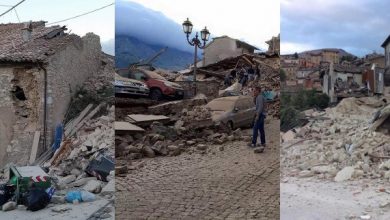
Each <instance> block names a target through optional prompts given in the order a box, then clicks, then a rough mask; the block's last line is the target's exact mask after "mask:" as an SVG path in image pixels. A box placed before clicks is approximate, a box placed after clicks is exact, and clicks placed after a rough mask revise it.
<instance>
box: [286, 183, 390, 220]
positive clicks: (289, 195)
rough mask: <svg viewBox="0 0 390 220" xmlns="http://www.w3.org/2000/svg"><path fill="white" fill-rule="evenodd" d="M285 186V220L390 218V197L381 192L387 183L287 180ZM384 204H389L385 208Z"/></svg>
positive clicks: (375, 219) (383, 219)
mask: <svg viewBox="0 0 390 220" xmlns="http://www.w3.org/2000/svg"><path fill="white" fill-rule="evenodd" d="M282 182H283V183H282V184H281V206H280V208H281V218H280V219H283V220H284V219H285V220H306V219H307V220H312V219H316V220H327V219H339V220H342V219H363V218H361V216H370V219H373V220H385V219H390V196H389V194H387V193H385V192H380V191H378V189H380V188H386V184H387V183H386V181H385V180H384V181H378V180H368V179H366V180H359V181H348V182H332V181H325V180H317V179H315V178H302V179H300V178H294V177H285V178H284V179H283V180H282ZM384 204H388V205H386V206H384V207H382V206H383V205H384Z"/></svg>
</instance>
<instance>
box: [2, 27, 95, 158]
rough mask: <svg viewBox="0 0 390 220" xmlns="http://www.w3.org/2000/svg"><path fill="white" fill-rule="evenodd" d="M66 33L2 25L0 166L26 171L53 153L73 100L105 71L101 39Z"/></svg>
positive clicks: (58, 30) (42, 28) (62, 30)
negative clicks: (84, 85) (57, 133)
mask: <svg viewBox="0 0 390 220" xmlns="http://www.w3.org/2000/svg"><path fill="white" fill-rule="evenodd" d="M66 30H67V29H66V27H65V26H45V22H44V21H38V22H29V23H9V24H0V111H1V114H0V166H3V165H5V164H7V163H10V162H13V163H17V164H21V165H25V164H27V163H28V161H29V159H30V155H31V157H33V158H34V157H37V156H39V155H40V154H41V153H42V152H44V151H46V150H48V149H49V148H50V147H51V144H52V142H53V140H54V131H55V127H56V126H57V125H59V124H61V123H63V120H64V116H65V115H66V113H67V109H68V105H69V103H70V101H71V97H72V95H74V94H75V92H76V90H77V88H78V87H79V86H81V84H82V83H83V82H84V81H85V80H86V79H87V78H88V77H91V76H92V75H94V74H95V73H97V72H98V70H99V68H100V66H101V65H100V64H101V60H100V56H101V46H100V39H99V37H98V36H97V35H95V34H93V33H88V34H86V35H85V36H84V37H79V36H77V35H75V34H68V33H66V32H65V31H66ZM38 140H39V141H38ZM33 145H34V147H33ZM32 161H33V160H32ZM30 162H31V161H30Z"/></svg>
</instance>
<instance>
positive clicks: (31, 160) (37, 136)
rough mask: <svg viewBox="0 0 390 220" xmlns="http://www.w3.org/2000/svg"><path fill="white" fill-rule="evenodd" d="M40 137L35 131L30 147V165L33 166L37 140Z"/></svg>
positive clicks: (39, 133)
mask: <svg viewBox="0 0 390 220" xmlns="http://www.w3.org/2000/svg"><path fill="white" fill-rule="evenodd" d="M40 137H41V132H40V131H35V134H34V140H33V144H32V147H31V154H30V164H33V163H34V162H35V160H36V158H37V153H38V145H39V139H40Z"/></svg>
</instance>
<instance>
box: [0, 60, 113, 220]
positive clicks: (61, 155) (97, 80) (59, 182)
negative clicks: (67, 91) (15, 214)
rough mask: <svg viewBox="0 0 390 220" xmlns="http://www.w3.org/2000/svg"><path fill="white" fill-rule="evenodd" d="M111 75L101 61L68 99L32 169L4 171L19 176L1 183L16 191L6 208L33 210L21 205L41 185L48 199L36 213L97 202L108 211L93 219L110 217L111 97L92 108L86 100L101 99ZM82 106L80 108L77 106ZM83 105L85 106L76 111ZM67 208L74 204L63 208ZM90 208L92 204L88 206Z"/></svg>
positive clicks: (92, 102) (110, 68)
mask: <svg viewBox="0 0 390 220" xmlns="http://www.w3.org/2000/svg"><path fill="white" fill-rule="evenodd" d="M113 73H114V68H113V59H112V58H110V57H109V56H103V58H102V67H101V71H99V73H97V74H96V75H95V77H91V78H89V79H88V80H87V81H86V82H85V83H84V84H83V89H84V91H85V93H84V94H83V95H80V94H76V97H73V98H72V100H73V102H72V103H71V104H70V106H69V110H68V114H67V116H66V117H67V120H65V122H66V124H65V125H64V126H62V125H61V126H57V127H58V128H61V129H59V130H57V129H56V135H55V142H54V144H53V145H52V146H51V147H50V148H49V149H47V151H46V152H43V154H41V155H39V158H37V159H36V160H35V161H33V162H30V166H26V167H16V166H13V165H9V166H8V167H7V168H6V169H5V172H6V173H11V172H13V173H17V174H14V178H11V175H6V177H7V178H8V177H9V178H8V179H6V180H4V181H3V180H1V182H4V184H8V185H11V186H15V187H16V188H18V190H16V191H15V197H14V198H18V199H16V200H15V199H11V200H12V201H10V202H9V204H11V205H12V202H15V204H18V205H17V208H18V209H26V208H27V209H30V210H33V209H31V208H30V207H29V206H30V205H31V204H29V203H28V202H25V200H28V199H29V196H31V194H32V192H34V190H35V189H34V187H38V186H39V187H40V188H39V189H38V190H39V191H38V192H40V193H43V194H44V195H45V196H46V197H47V195H49V197H48V198H46V197H45V198H46V200H45V202H43V201H41V202H37V204H35V205H38V206H39V208H37V209H36V210H39V209H43V208H46V207H47V208H50V209H51V210H52V211H53V212H59V213H62V212H66V211H67V210H71V209H72V208H71V207H70V206H72V205H77V204H78V203H80V202H92V203H93V202H94V201H96V200H102V201H99V202H97V203H98V204H103V203H106V204H105V206H106V207H109V208H104V207H102V208H104V209H102V210H100V212H99V213H100V214H99V216H98V215H97V214H96V213H95V214H96V215H94V218H96V219H100V218H102V217H103V216H105V218H110V217H113V215H114V214H113V213H112V212H113V208H112V204H113V203H114V200H115V180H114V169H115V165H114V164H115V162H114V156H115V155H114V154H115V153H114V151H115V148H114V136H115V130H114V129H113V124H114V118H115V108H114V106H113V105H112V104H111V103H110V100H109V99H110V98H111V97H112V94H110V93H107V96H106V97H104V99H103V100H104V101H103V100H100V101H99V103H97V104H95V101H96V100H95V99H91V100H90V97H93V96H94V95H97V96H100V95H101V93H99V92H97V91H98V90H105V89H107V88H111V87H112V86H111V85H110V84H111V78H112V77H111V76H113V75H114V74H113ZM74 100H78V101H74ZM87 101H89V102H87ZM81 102H84V103H82V105H81V104H80V103H81ZM81 106H84V107H83V108H82V109H81V110H80V107H81ZM85 106H86V107H85ZM57 132H59V133H58V134H57ZM13 170H24V172H19V173H18V172H15V171H13ZM36 170H38V171H39V173H40V174H39V175H37V174H36V172H37V171H36ZM15 175H21V177H18V178H22V177H23V178H26V180H25V182H20V179H19V181H15V178H16V177H15ZM5 181H6V182H5ZM32 183H34V184H32ZM22 184H25V185H22ZM35 184H37V185H35ZM2 186H3V184H0V187H2ZM20 190H22V191H23V193H20V192H22V191H20ZM45 190H46V192H45ZM24 191H25V192H24ZM0 194H1V192H0ZM41 195H42V194H41ZM35 200H37V199H36V198H35ZM46 203H47V204H46ZM67 203H73V204H71V205H67ZM9 204H8V203H7V204H6V207H5V208H6V210H12V209H11V208H9V207H8V206H10V205H9ZM110 204H111V205H110ZM92 206H94V205H92V204H91V207H92ZM99 207H100V205H96V207H94V208H99ZM0 208H1V206H0ZM4 211H5V210H4Z"/></svg>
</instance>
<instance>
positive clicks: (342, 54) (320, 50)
mask: <svg viewBox="0 0 390 220" xmlns="http://www.w3.org/2000/svg"><path fill="white" fill-rule="evenodd" d="M324 50H337V51H338V52H339V55H340V57H343V56H355V55H353V54H351V53H349V52H347V51H345V50H343V49H340V48H322V49H316V50H307V51H303V52H300V53H299V56H302V55H303V56H305V55H306V54H308V53H320V52H322V51H324Z"/></svg>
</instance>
